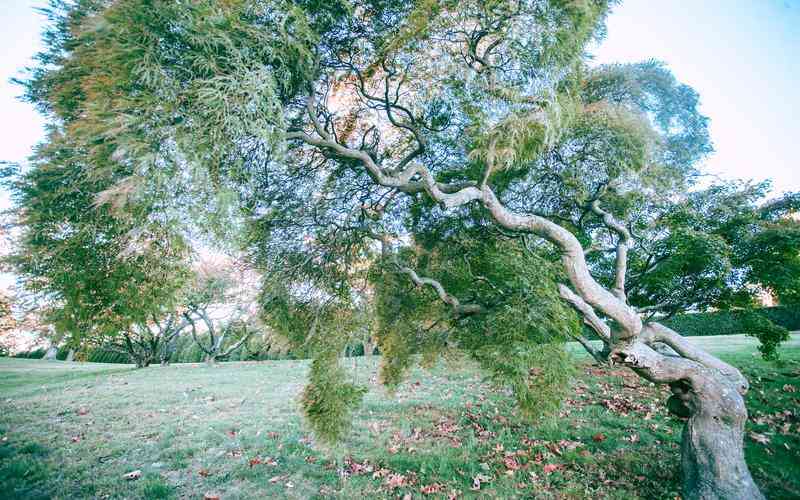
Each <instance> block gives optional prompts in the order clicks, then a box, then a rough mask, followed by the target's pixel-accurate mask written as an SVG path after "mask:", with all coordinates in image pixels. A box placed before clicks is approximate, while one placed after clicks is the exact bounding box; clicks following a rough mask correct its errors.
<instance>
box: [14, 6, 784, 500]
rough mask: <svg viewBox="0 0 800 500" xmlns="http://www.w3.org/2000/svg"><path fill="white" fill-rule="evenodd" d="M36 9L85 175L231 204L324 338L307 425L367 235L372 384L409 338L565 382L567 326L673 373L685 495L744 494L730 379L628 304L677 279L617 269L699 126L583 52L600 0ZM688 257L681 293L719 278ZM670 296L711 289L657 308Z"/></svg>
mask: <svg viewBox="0 0 800 500" xmlns="http://www.w3.org/2000/svg"><path fill="white" fill-rule="evenodd" d="M57 7H58V8H56V9H54V10H53V11H52V12H53V14H52V16H53V18H54V21H55V22H54V27H53V28H52V29H51V30H50V31H49V32H48V36H47V37H46V41H47V42H48V45H49V49H50V50H49V51H46V52H45V53H44V54H43V55H42V56H40V65H39V66H38V67H37V68H36V69H35V70H34V72H33V74H32V77H31V79H30V80H28V82H27V88H28V97H29V99H30V100H31V101H33V102H36V103H38V104H39V105H40V106H41V107H42V109H43V110H44V111H46V112H49V113H52V114H55V115H57V116H58V117H59V118H60V119H61V120H64V121H67V122H69V123H70V124H71V125H72V126H70V127H69V129H68V130H67V131H66V132H67V134H68V135H69V139H70V141H74V142H75V143H76V144H78V145H80V146H81V147H83V148H86V150H87V151H88V153H84V151H83V150H81V151H80V154H84V155H86V154H88V156H89V157H90V158H92V159H93V163H87V168H90V170H92V172H95V173H97V174H98V175H99V174H103V173H104V171H103V170H102V168H101V166H109V167H112V166H113V167H114V168H111V170H112V171H115V170H116V166H117V165H124V166H126V167H127V168H128V169H129V170H128V171H126V176H125V177H121V178H113V176H112V177H109V176H108V175H102V176H101V178H103V179H105V181H107V182H109V183H110V184H109V185H108V186H106V187H105V188H104V189H112V190H113V192H115V193H117V194H119V193H121V192H125V193H127V194H126V196H119V197H115V199H117V200H121V201H119V204H123V203H122V202H123V201H125V200H128V199H130V198H131V197H133V198H134V199H135V198H136V197H141V196H145V195H146V196H147V197H148V198H147V199H152V200H158V203H160V205H159V206H160V207H161V208H162V209H163V210H164V211H165V212H166V213H169V209H171V207H175V206H176V205H178V206H180V205H182V204H185V203H194V205H193V206H194V209H195V210H196V211H197V212H201V213H202V212H204V211H206V210H207V209H210V210H214V211H216V213H220V210H219V207H220V206H226V205H225V204H223V203H221V202H220V200H231V199H235V200H236V202H237V203H238V205H239V206H240V207H241V209H242V210H243V213H244V218H245V219H246V220H247V228H248V233H247V237H246V238H244V239H242V241H241V242H240V243H242V244H243V245H244V246H245V247H246V248H247V249H248V250H249V253H250V256H251V257H252V259H253V261H254V262H255V263H256V264H257V265H258V266H259V269H260V270H261V271H263V273H264V274H265V282H266V283H267V285H268V286H267V287H266V288H265V290H264V293H263V294H262V304H263V306H264V316H265V318H266V320H267V321H268V322H269V323H270V324H271V325H272V326H274V327H275V328H276V330H279V331H281V332H284V333H285V334H286V335H287V336H297V337H301V338H309V337H310V338H316V339H319V340H323V339H324V341H322V342H321V343H319V344H318V345H315V347H314V351H315V352H316V354H317V358H316V360H315V361H314V364H313V365H312V370H311V375H310V383H309V385H308V386H307V388H306V391H305V393H304V397H303V402H304V411H305V413H306V416H307V417H308V418H309V420H310V421H311V423H312V427H313V428H314V430H315V431H317V432H318V433H320V434H321V435H323V436H327V437H330V438H334V439H335V438H337V437H340V436H341V435H342V433H343V432H344V430H345V429H346V424H347V419H348V418H349V415H350V414H351V412H352V409H353V407H354V405H356V404H357V403H358V402H359V401H360V394H361V391H360V390H359V388H358V387H356V386H354V385H353V384H349V383H347V382H346V381H345V380H344V377H343V376H342V374H341V372H340V371H338V370H337V367H338V364H337V361H336V359H337V357H338V355H339V353H340V352H341V348H342V346H343V345H344V344H342V342H343V337H347V336H349V331H350V329H349V328H335V327H334V326H335V325H336V324H337V322H338V321H342V318H343V316H342V315H341V312H342V311H347V310H350V309H352V303H353V302H352V301H353V297H354V293H353V283H354V281H353V280H352V279H351V273H352V269H353V268H354V267H355V266H356V264H357V263H359V262H364V259H365V258H373V257H374V258H375V259H376V262H377V264H376V266H374V268H373V271H372V273H371V275H372V277H371V279H372V280H373V284H374V286H375V289H376V296H377V306H378V310H379V311H380V313H379V316H380V327H379V332H380V333H379V335H378V341H379V343H380V347H381V351H382V353H384V359H383V367H382V379H383V381H384V382H386V383H388V384H390V385H391V384H396V383H397V382H398V381H399V380H400V379H401V377H402V375H403V373H404V371H405V368H406V367H407V366H408V362H409V359H410V354H411V353H413V352H415V351H416V350H420V349H424V350H429V351H430V352H432V353H436V352H440V351H442V350H446V349H461V350H464V351H466V352H468V353H469V354H470V355H472V356H473V357H475V358H476V359H478V360H479V361H481V363H482V364H483V365H484V366H485V367H486V368H487V369H489V370H491V372H492V373H493V374H494V375H495V377H496V378H497V379H498V380H502V381H504V382H506V383H508V384H510V385H511V386H512V387H513V388H514V390H515V394H517V398H518V400H519V401H520V404H521V406H522V407H523V408H533V407H536V406H537V405H535V404H532V402H533V401H534V399H535V398H537V397H539V395H544V398H545V400H547V401H551V402H553V401H555V400H556V399H557V397H558V393H557V391H556V390H555V389H556V388H558V387H564V386H565V384H563V381H564V380H565V377H566V376H568V372H569V370H568V367H569V363H568V358H567V357H566V356H565V355H564V353H563V349H562V348H561V345H562V344H563V342H564V341H565V340H566V337H569V336H572V337H575V338H577V339H578V340H581V341H583V343H584V345H585V346H587V348H588V349H589V350H590V351H591V352H592V355H594V356H596V357H598V358H599V359H607V360H610V361H612V362H615V363H618V364H620V365H622V366H627V367H629V368H631V369H632V370H634V371H635V372H636V373H638V374H639V375H641V376H642V377H644V378H646V379H648V380H650V381H652V382H655V383H658V384H667V385H669V386H670V387H671V388H672V390H673V392H674V393H675V396H673V397H672V398H670V402H669V407H670V408H671V409H673V410H675V411H676V412H677V413H679V414H681V415H688V420H687V423H686V427H685V431H684V440H683V448H682V456H683V460H682V465H683V469H684V489H685V495H686V497H687V498H762V495H761V493H760V492H759V490H758V488H757V487H756V485H755V483H754V482H753V480H752V478H751V476H750V473H749V470H748V468H747V465H746V463H745V461H744V453H743V450H742V440H743V429H744V423H745V421H746V418H747V411H746V408H745V406H744V399H743V395H744V393H745V392H746V391H747V387H748V384H747V381H746V380H745V378H744V377H743V376H742V375H741V373H740V372H739V371H738V370H736V369H735V368H734V367H732V366H730V365H728V364H726V363H724V362H722V361H720V360H718V359H716V358H714V357H713V356H711V355H709V354H707V353H705V352H703V351H702V350H700V349H698V348H696V347H694V346H693V345H692V344H690V343H688V342H687V341H686V340H684V339H683V338H682V337H681V336H680V335H679V334H678V333H677V332H674V331H672V330H670V329H669V328H667V327H665V326H663V325H662V324H660V323H658V322H657V321H654V319H655V318H653V317H650V318H649V317H648V312H647V311H644V312H642V311H639V310H637V308H636V304H637V302H639V301H641V302H640V303H641V304H645V303H648V302H649V303H648V305H643V306H642V307H648V306H650V305H659V304H660V302H654V301H656V300H659V299H660V298H661V297H664V298H666V299H672V298H673V297H676V292H677V290H669V289H667V290H664V291H663V293H661V292H662V290H661V288H663V287H665V286H666V287H667V288H669V287H672V288H674V287H675V285H674V284H675V283H680V281H681V280H680V279H672V278H671V277H673V276H678V277H680V276H684V275H685V274H686V272H685V271H683V270H681V269H680V266H676V267H673V269H672V271H670V273H668V274H666V275H663V276H662V277H661V278H658V279H654V280H653V281H652V282H651V284H652V285H653V287H651V289H652V290H655V291H659V293H651V294H648V293H645V292H642V291H641V290H639V289H638V288H637V289H633V288H634V287H635V283H632V282H635V280H637V279H638V280H642V279H643V278H641V277H639V276H638V275H637V274H635V273H632V271H631V270H632V269H633V268H637V266H639V269H642V268H644V269H645V271H647V272H651V273H653V274H654V275H658V274H659V272H660V270H659V269H658V267H656V268H655V269H656V271H652V270H649V271H648V270H647V269H646V268H647V249H646V244H647V241H646V240H645V239H644V238H643V237H641V236H640V234H647V232H648V231H655V230H657V225H654V224H653V223H654V221H657V220H658V216H657V214H658V213H660V212H663V207H669V206H670V205H671V204H672V203H674V202H675V200H678V201H679V203H680V202H682V201H681V200H685V199H686V198H687V192H688V191H689V189H690V188H691V186H692V183H693V180H694V177H695V174H696V172H695V165H696V164H697V162H698V161H699V160H700V159H702V158H703V157H704V155H706V154H707V153H708V152H709V151H710V150H711V145H710V140H709V137H708V131H707V119H706V118H705V117H703V116H702V115H701V114H700V113H699V112H698V110H697V102H698V96H697V94H696V93H695V92H694V91H693V90H692V89H691V88H689V87H687V86H685V85H681V84H680V83H678V82H677V81H676V80H675V78H674V77H673V76H672V74H671V73H670V72H669V71H668V70H667V69H666V68H664V67H663V65H660V64H658V63H655V62H646V63H642V64H635V65H612V66H605V67H599V68H589V67H587V66H586V64H585V61H584V50H585V47H586V46H587V44H588V43H590V42H591V41H592V40H594V39H596V38H597V37H599V36H602V33H603V30H604V26H603V21H604V18H605V15H606V13H607V10H608V2H606V1H603V0H579V1H569V2H567V1H561V0H552V1H534V0H530V1H529V0H492V1H489V2H484V1H471V0H470V1H462V2H452V1H435V0H419V1H415V2H408V1H399V0H382V1H370V0H363V1H354V2H316V1H306V0H296V1H289V0H274V1H267V2H261V1H260V2H255V1H247V0H242V1H236V2H213V1H210V0H208V1H198V2H193V3H192V4H191V5H183V4H175V3H174V2H167V1H156V2H153V1H152V0H148V1H145V0H125V1H120V2H115V3H113V4H111V5H110V6H108V7H106V6H105V5H104V4H103V3H101V2H97V3H96V2H92V1H88V0H86V1H78V2H76V3H75V4H74V5H67V6H62V5H60V4H59V3H57ZM59 9H60V10H59ZM98 138H102V140H101V146H100V147H98V146H96V141H97V140H98ZM98 155H99V159H100V160H101V161H99V162H95V161H94V159H95V157H97V156H98ZM89 165H91V166H89ZM98 165H99V166H98ZM184 179H187V180H188V181H187V182H188V184H189V187H188V188H184V184H182V182H183V180H184ZM187 192H192V193H199V195H198V196H187V195H186V193H187ZM223 195H224V196H223ZM194 200H201V201H200V202H195V201H194ZM227 206H230V205H227ZM670 210H671V209H668V210H667V212H669V211H670ZM150 213H152V212H150ZM206 220H210V218H206ZM237 227H238V226H237ZM674 227H675V228H676V229H679V228H680V227H689V226H687V225H686V224H683V223H681V224H677V225H675V226H674ZM639 231H642V233H640V232H639ZM695 231H700V232H705V231H707V229H703V228H700V229H697V230H695ZM712 232H713V230H712ZM704 234H705V233H704ZM758 234H759V235H760V237H759V239H758V241H760V242H762V243H764V244H766V245H775V244H776V243H778V241H777V240H776V238H773V237H771V236H769V233H768V232H767V231H759V232H758ZM782 234H783V233H782ZM724 239H725V237H724V236H722V235H719V234H717V235H714V234H712V235H711V236H710V237H705V236H703V237H701V238H698V239H693V238H692V234H691V233H689V232H687V231H679V230H676V231H674V232H672V233H671V236H669V237H667V240H668V241H669V245H667V246H668V247H670V248H672V250H671V251H669V252H667V254H669V255H673V256H675V258H674V262H676V263H680V261H681V259H682V258H681V257H679V256H678V255H679V253H680V252H678V253H676V252H675V250H680V251H683V250H682V249H684V248H685V249H686V250H687V252H688V251H689V250H690V248H692V247H693V248H696V249H701V250H703V252H704V255H709V256H711V258H710V259H708V261H707V262H710V263H712V264H707V263H700V264H699V265H698V266H696V269H702V268H703V267H704V266H708V265H712V267H713V261H715V260H718V259H715V258H714V256H715V255H717V254H718V253H720V252H722V251H723V250H724V249H725V245H724V244H723V243H724V242H723V240H724ZM376 241H379V242H381V245H382V251H381V253H380V256H379V257H378V256H374V255H372V254H374V253H377V243H375V242H376ZM785 241H787V240H785V239H783V236H781V238H780V242H785ZM781 244H783V243H781ZM778 246H779V245H778ZM770 248H772V246H770ZM595 251H599V252H602V253H601V254H597V255H602V256H601V257H597V256H596V255H595ZM687 252H683V255H684V256H685V255H688V254H689V253H690V252H688V253H687ZM638 259H643V262H641V263H640V261H639V260H638ZM693 265H694V264H693ZM642 266H643V267H642ZM750 266H751V267H752V269H756V268H758V266H756V262H755V261H754V262H753V263H751V264H750ZM763 267H764V266H761V268H759V269H762V268H763ZM762 270H763V269H762ZM688 274H689V275H692V276H694V278H692V279H693V280H694V281H695V282H697V283H698V284H699V285H698V290H700V289H702V290H706V291H708V290H713V289H714V288H715V287H716V289H720V288H721V286H720V285H719V281H718V280H717V281H715V279H716V278H714V277H713V276H712V278H713V279H711V281H708V280H706V279H705V277H704V272H698V271H695V270H694V268H693V269H689V270H688ZM723 274H724V273H723ZM753 276H755V274H753ZM667 278H669V279H667ZM762 278H764V283H766V284H768V286H778V284H779V283H783V281H782V280H779V279H777V277H774V276H769V275H768V273H766V272H764V273H762ZM767 278H769V280H767ZM715 283H716V284H715ZM628 286H631V287H632V288H631V289H628V288H627V287H628ZM787 289H788V288H787ZM691 290H692V289H691V288H690V291H691ZM692 293H694V292H692ZM678 295H680V294H678ZM634 297H636V298H635V299H634ZM679 298H680V297H679ZM634 300H635V301H636V302H634ZM693 302H698V303H701V302H702V303H709V301H707V300H706V299H703V300H700V301H698V300H697V299H695V298H693V297H683V298H680V300H678V301H673V300H669V305H670V307H673V308H674V309H678V308H682V307H686V305H687V304H690V303H693ZM655 310H657V308H653V311H655ZM577 318H580V319H581V320H582V321H583V322H584V323H585V324H586V325H588V327H589V328H591V329H592V330H593V331H594V333H595V334H596V335H597V336H598V337H599V338H600V339H601V341H602V344H603V345H604V348H603V350H602V351H601V352H596V351H595V350H594V349H592V348H591V345H590V344H589V343H587V342H585V339H584V338H583V336H582V335H581V333H580V330H579V328H578V325H579V322H578V319H577ZM319 332H323V333H324V335H320V334H319ZM337 332H342V333H344V335H337ZM659 344H666V345H668V346H669V347H670V348H671V349H672V350H673V351H674V355H666V354H664V353H662V352H659V351H658V350H656V347H657V345H659ZM337 349H338V350H337ZM330 395H334V397H333V398H332V397H331V396H330ZM545 406H546V407H550V408H552V407H553V406H554V404H551V405H545Z"/></svg>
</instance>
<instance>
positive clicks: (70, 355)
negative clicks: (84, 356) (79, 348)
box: [66, 349, 75, 361]
mask: <svg viewBox="0 0 800 500" xmlns="http://www.w3.org/2000/svg"><path fill="white" fill-rule="evenodd" d="M73 359H75V350H74V349H70V350H69V352H68V353H67V359H66V361H72V360H73Z"/></svg>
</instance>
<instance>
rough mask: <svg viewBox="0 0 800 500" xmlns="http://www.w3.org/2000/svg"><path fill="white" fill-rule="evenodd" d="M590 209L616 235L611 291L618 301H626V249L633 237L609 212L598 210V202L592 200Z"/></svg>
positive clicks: (631, 242)
mask: <svg viewBox="0 0 800 500" xmlns="http://www.w3.org/2000/svg"><path fill="white" fill-rule="evenodd" d="M590 207H591V209H592V212H594V213H595V214H596V215H598V216H599V217H600V218H601V219H602V220H603V224H605V225H606V227H608V228H609V229H611V230H612V231H614V232H615V233H617V235H618V240H617V261H616V266H615V268H616V269H615V274H614V288H613V289H612V291H613V292H614V295H616V296H617V297H619V299H620V300H622V301H626V300H627V297H626V295H625V276H626V275H627V273H628V249H629V248H630V247H631V245H632V244H633V237H632V236H631V232H630V231H628V228H627V227H625V225H624V224H622V223H621V222H620V221H618V220H617V219H616V218H615V217H614V216H613V215H611V213H610V212H608V211H606V210H603V209H602V208H600V201H599V200H593V201H592V203H591V205H590Z"/></svg>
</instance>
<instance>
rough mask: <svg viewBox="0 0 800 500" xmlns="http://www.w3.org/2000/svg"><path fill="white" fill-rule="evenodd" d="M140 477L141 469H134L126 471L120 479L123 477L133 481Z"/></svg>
mask: <svg viewBox="0 0 800 500" xmlns="http://www.w3.org/2000/svg"><path fill="white" fill-rule="evenodd" d="M140 477H142V471H140V470H134V471H131V472H128V473H127V474H123V476H122V479H125V480H126V481H135V480H137V479H139V478H140Z"/></svg>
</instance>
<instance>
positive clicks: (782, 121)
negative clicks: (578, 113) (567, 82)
mask: <svg viewBox="0 0 800 500" xmlns="http://www.w3.org/2000/svg"><path fill="white" fill-rule="evenodd" d="M3 4H4V5H3V9H2V12H1V13H0V26H3V30H2V32H0V160H6V161H17V162H21V161H24V160H25V159H26V158H27V156H28V155H29V154H30V150H31V147H32V146H33V145H34V144H36V143H37V142H38V141H39V140H41V139H42V138H43V135H44V131H43V120H42V119H41V118H40V117H39V116H38V115H37V114H36V112H35V111H34V109H33V108H32V107H31V106H30V105H29V104H26V103H22V102H19V101H18V100H17V99H16V96H18V95H19V94H20V93H21V90H20V88H19V87H17V86H15V85H12V84H11V83H10V82H9V79H10V78H12V77H14V76H20V74H21V73H20V70H21V69H22V68H24V67H25V66H26V65H29V64H30V63H31V56H32V55H33V54H34V53H35V52H36V51H37V50H39V49H40V47H41V43H40V40H39V35H40V32H41V29H42V26H43V16H42V15H41V14H39V13H37V12H35V11H34V7H41V6H43V5H44V4H45V1H44V0H3ZM593 53H594V55H595V56H596V62H598V63H608V62H638V61H642V60H647V59H658V60H661V61H664V62H665V63H667V65H668V66H669V68H670V69H671V70H672V71H673V73H674V74H675V75H676V77H677V78H678V79H679V80H680V81H682V82H684V83H687V84H689V85H691V86H692V87H694V89H695V90H697V91H698V92H699V94H700V99H701V111H702V112H703V113H704V114H705V115H707V116H708V117H709V118H710V119H711V137H712V140H713V141H714V146H715V150H716V151H715V153H714V154H713V155H712V156H711V157H710V158H709V159H708V160H707V161H706V165H705V169H704V170H705V171H706V172H707V173H709V174H711V175H714V176H718V177H721V178H728V179H730V178H740V179H754V180H758V181H760V180H764V179H772V180H773V185H774V193H775V194H778V193H780V192H783V191H800V162H798V160H797V154H796V147H797V146H798V144H797V143H798V142H800V0H702V1H696V0H660V1H658V2H654V1H652V0H628V1H625V2H623V3H622V4H621V5H618V6H616V7H615V8H614V10H613V12H612V13H611V15H610V16H609V19H608V36H607V38H606V39H605V40H604V41H603V42H602V43H601V44H600V45H599V46H598V47H596V48H595V49H594V50H593ZM9 206H10V202H9V200H8V194H7V193H5V192H2V191H0V209H3V208H7V207H9Z"/></svg>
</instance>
